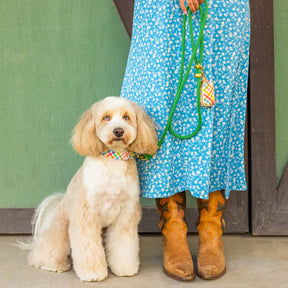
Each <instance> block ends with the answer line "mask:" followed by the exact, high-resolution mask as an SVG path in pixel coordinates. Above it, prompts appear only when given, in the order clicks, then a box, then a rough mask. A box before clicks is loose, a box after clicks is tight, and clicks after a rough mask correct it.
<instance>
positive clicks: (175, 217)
mask: <svg viewBox="0 0 288 288" xmlns="http://www.w3.org/2000/svg"><path fill="white" fill-rule="evenodd" d="M156 205H157V209H158V212H159V214H160V222H159V224H158V225H159V228H160V230H161V232H162V234H163V232H164V234H165V230H167V229H168V228H169V226H171V225H173V223H177V224H178V226H179V228H180V226H181V229H184V231H186V232H185V233H187V222H186V219H185V208H186V192H185V191H184V192H180V193H177V194H174V195H172V196H170V197H167V198H157V199H156ZM174 226H175V225H174ZM164 229H165V230H164ZM164 234H163V235H164Z"/></svg>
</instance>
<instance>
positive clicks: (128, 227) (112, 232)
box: [105, 202, 141, 276]
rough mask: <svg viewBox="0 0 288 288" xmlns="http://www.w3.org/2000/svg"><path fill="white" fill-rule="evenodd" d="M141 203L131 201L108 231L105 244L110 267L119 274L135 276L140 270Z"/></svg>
mask: <svg viewBox="0 0 288 288" xmlns="http://www.w3.org/2000/svg"><path fill="white" fill-rule="evenodd" d="M140 219H141V206H140V203H138V202H137V203H129V204H128V205H127V206H126V207H123V211H122V212H121V214H120V215H119V217H118V218H117V221H116V222H115V223H113V225H111V226H110V227H109V228H108V230H107V233H106V237H105V245H106V254H107V260H108V263H109V267H110V269H111V271H112V272H113V273H114V274H115V275H117V276H133V275H135V274H137V273H138V270H139V264H140V260H139V238H138V223H139V221H140Z"/></svg>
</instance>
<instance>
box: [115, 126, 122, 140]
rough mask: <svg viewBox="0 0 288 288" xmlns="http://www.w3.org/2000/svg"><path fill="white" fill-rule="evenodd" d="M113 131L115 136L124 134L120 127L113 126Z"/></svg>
mask: <svg viewBox="0 0 288 288" xmlns="http://www.w3.org/2000/svg"><path fill="white" fill-rule="evenodd" d="M113 133H114V135H115V136H116V137H118V138H120V137H122V136H123V134H124V129H123V128H121V127H118V128H115V129H114V130H113Z"/></svg>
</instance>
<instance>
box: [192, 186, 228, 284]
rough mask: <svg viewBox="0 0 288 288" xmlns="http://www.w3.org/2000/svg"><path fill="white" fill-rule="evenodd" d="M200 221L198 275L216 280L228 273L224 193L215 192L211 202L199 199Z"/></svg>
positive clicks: (210, 196)
mask: <svg viewBox="0 0 288 288" xmlns="http://www.w3.org/2000/svg"><path fill="white" fill-rule="evenodd" d="M197 204H198V210H199V216H200V221H199V224H198V226H197V228H198V231H199V248H198V257H197V275H198V276H199V277H201V278H203V279H208V280H210V279H216V278H219V277H221V276H222V275H224V273H225V271H226V266H225V256H224V250H223V242H222V240H221V236H222V234H223V230H224V226H225V222H224V220H223V218H222V214H223V211H224V210H225V209H226V207H227V201H226V200H225V197H224V193H223V192H222V191H215V192H212V193H210V194H209V200H202V199H197Z"/></svg>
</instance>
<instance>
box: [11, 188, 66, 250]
mask: <svg viewBox="0 0 288 288" xmlns="http://www.w3.org/2000/svg"><path fill="white" fill-rule="evenodd" d="M63 196H64V193H57V194H53V195H51V196H49V197H47V198H46V199H44V200H43V202H42V203H41V204H40V205H39V207H38V208H37V209H36V211H35V214H34V216H33V218H32V222H31V223H32V239H31V240H28V241H27V242H23V241H20V240H18V241H17V244H16V245H17V246H18V247H19V248H21V249H23V250H32V249H33V247H34V244H35V241H36V239H37V237H38V236H39V235H40V234H42V233H43V232H44V231H45V230H47V229H48V228H49V227H50V225H51V223H52V220H53V218H54V215H55V213H56V211H57V209H56V208H57V207H58V205H59V203H60V202H61V200H62V198H63Z"/></svg>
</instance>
